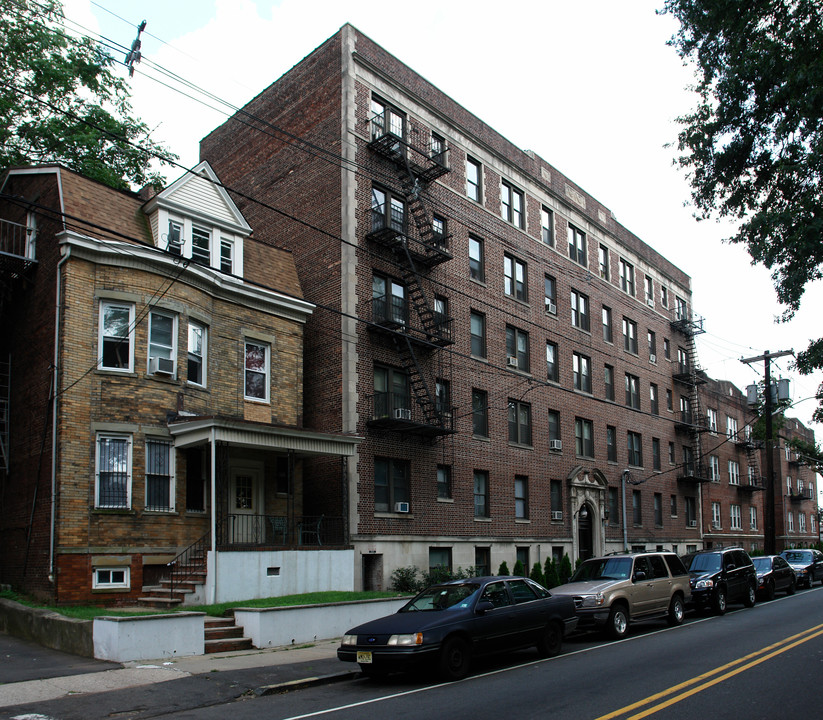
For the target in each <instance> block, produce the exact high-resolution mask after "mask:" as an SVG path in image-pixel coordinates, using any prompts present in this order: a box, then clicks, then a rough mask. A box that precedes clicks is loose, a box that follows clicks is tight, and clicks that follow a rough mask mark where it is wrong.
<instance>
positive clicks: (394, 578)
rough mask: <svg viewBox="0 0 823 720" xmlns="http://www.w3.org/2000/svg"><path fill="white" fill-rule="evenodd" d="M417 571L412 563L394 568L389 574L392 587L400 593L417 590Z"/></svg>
mask: <svg viewBox="0 0 823 720" xmlns="http://www.w3.org/2000/svg"><path fill="white" fill-rule="evenodd" d="M417 572H418V570H417V568H416V567H415V566H414V565H410V566H409V567H400V568H395V570H393V571H392V574H391V586H392V589H393V590H396V591H397V592H402V593H417V592H419V591H420V581H419V580H418V579H417Z"/></svg>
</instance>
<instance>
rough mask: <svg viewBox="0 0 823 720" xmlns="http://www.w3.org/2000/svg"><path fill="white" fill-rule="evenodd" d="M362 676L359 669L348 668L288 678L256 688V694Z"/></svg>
mask: <svg viewBox="0 0 823 720" xmlns="http://www.w3.org/2000/svg"><path fill="white" fill-rule="evenodd" d="M360 676H361V672H360V671H359V670H346V671H345V672H339V673H332V674H331V675H318V676H317V677H309V678H301V679H300V680H288V681H287V682H282V683H277V684H275V685H263V686H262V687H259V688H256V689H255V690H254V694H255V695H256V696H258V697H260V696H265V695H279V694H282V693H287V692H291V691H292V690H302V689H304V688H309V687H317V686H318V685H330V684H331V683H335V682H342V681H343V680H354V679H355V678H358V677H360Z"/></svg>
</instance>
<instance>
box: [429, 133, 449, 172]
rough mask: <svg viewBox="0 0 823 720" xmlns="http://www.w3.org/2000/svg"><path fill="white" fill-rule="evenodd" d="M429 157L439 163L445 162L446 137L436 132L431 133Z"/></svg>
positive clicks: (443, 163)
mask: <svg viewBox="0 0 823 720" xmlns="http://www.w3.org/2000/svg"><path fill="white" fill-rule="evenodd" d="M429 150H430V151H429V157H430V158H431V159H432V160H434V161H435V162H436V163H438V164H439V165H445V164H446V139H445V138H444V137H441V136H440V135H438V134H437V133H435V132H433V133H432V138H431V145H430V146H429Z"/></svg>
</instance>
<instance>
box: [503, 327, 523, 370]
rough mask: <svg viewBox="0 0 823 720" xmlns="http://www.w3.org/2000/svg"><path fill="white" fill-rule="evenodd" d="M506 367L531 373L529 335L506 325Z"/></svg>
mask: <svg viewBox="0 0 823 720" xmlns="http://www.w3.org/2000/svg"><path fill="white" fill-rule="evenodd" d="M506 366H507V367H510V368H514V369H516V370H520V371H521V372H529V333H527V332H525V331H524V330H519V329H518V328H516V327H512V326H511V325H506Z"/></svg>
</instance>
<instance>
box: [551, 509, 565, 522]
mask: <svg viewBox="0 0 823 720" xmlns="http://www.w3.org/2000/svg"><path fill="white" fill-rule="evenodd" d="M562 519H563V511H562V510H552V520H562Z"/></svg>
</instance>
